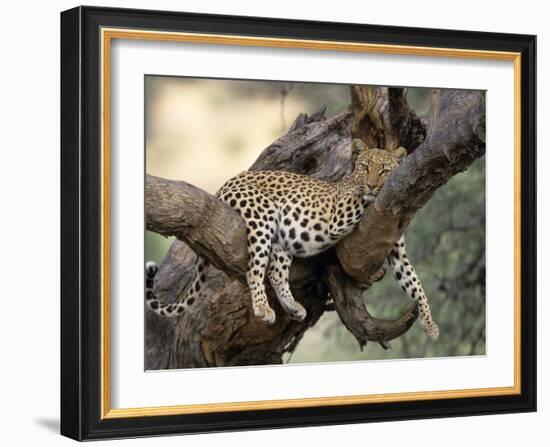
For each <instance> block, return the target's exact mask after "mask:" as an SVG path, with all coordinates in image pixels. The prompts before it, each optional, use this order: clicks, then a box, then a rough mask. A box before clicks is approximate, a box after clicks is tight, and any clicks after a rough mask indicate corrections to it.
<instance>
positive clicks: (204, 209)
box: [146, 86, 485, 369]
mask: <svg viewBox="0 0 550 447" xmlns="http://www.w3.org/2000/svg"><path fill="white" fill-rule="evenodd" d="M432 112H433V111H432ZM434 115H436V116H437V123H436V125H433V124H434V123H433V120H431V119H429V117H428V118H422V119H419V118H418V117H416V115H415V114H414V112H412V111H411V110H410V109H409V107H408V105H407V102H406V97H405V91H404V90H403V89H392V88H373V87H365V86H360V87H352V105H351V109H350V111H348V112H345V113H342V114H340V115H338V116H335V117H332V118H326V116H325V114H324V110H321V111H319V112H317V113H316V114H314V115H312V116H311V117H309V116H307V115H305V114H301V115H300V116H299V117H298V118H297V119H296V121H295V122H294V124H293V125H292V126H291V127H290V129H289V131H288V133H287V134H286V135H284V136H282V137H281V138H279V139H278V140H277V141H275V142H274V143H273V144H272V145H270V146H269V147H267V148H266V149H265V150H264V151H263V152H262V153H261V154H260V156H259V157H258V159H257V160H256V162H255V163H254V164H253V165H252V166H251V168H250V169H254V170H262V169H277V170H285V171H292V172H298V173H301V174H305V175H309V176H313V177H315V178H319V179H323V180H327V181H337V180H339V179H341V178H342V177H344V176H345V175H346V174H348V173H349V172H350V170H351V167H352V165H353V160H352V157H351V151H350V148H349V143H350V141H351V138H352V137H361V138H363V139H364V140H365V141H366V142H367V144H369V145H370V146H377V147H382V148H386V149H392V148H394V147H398V146H405V147H406V148H407V149H408V151H409V152H410V153H411V154H412V155H411V156H409V157H407V158H406V160H405V162H404V163H403V164H402V165H401V166H400V167H399V168H398V169H396V171H395V172H394V173H392V175H391V176H390V178H389V179H388V181H387V182H386V185H385V186H384V188H383V189H382V191H381V192H380V194H379V197H378V198H377V200H376V202H375V203H374V205H372V206H371V207H370V210H369V212H368V213H367V214H366V215H365V217H364V218H363V220H362V221H361V223H360V226H359V227H358V229H356V231H354V233H352V234H351V235H350V236H349V237H348V238H346V239H345V240H343V241H341V243H340V244H338V245H337V247H336V250H330V251H328V252H326V253H324V254H321V255H319V256H317V257H314V258H310V259H307V260H295V262H294V263H293V266H292V269H291V288H292V291H293V294H294V296H295V297H296V299H297V300H298V301H300V302H301V303H302V304H303V305H304V306H305V307H306V309H307V310H308V316H307V317H306V319H305V320H304V321H303V322H296V321H292V320H290V319H289V318H288V317H287V316H286V314H285V313H284V311H283V310H282V309H281V308H280V306H279V305H278V302H277V300H276V299H274V294H273V292H272V291H271V290H270V289H269V287H268V296H269V299H270V304H271V305H272V306H273V308H274V309H275V311H276V314H277V321H276V323H275V324H274V325H272V326H270V325H267V324H265V323H262V322H261V321H258V320H256V319H255V318H254V315H253V312H252V309H251V305H250V297H249V293H248V288H247V287H246V284H245V283H244V281H243V279H244V272H245V269H246V261H247V253H246V243H245V240H246V239H245V229H244V224H243V222H242V221H241V219H240V218H239V216H238V214H237V213H236V212H235V211H234V210H232V209H231V208H229V207H228V206H226V205H225V204H223V203H221V202H220V201H218V200H216V199H215V198H214V197H213V196H211V195H209V194H207V193H205V192H204V191H202V190H200V189H198V188H196V187H194V186H192V185H189V184H187V183H185V182H175V181H169V180H165V179H160V178H157V177H152V176H148V177H147V187H146V220H147V228H148V229H149V230H151V231H155V232H158V233H160V234H163V235H166V236H168V235H173V236H176V237H177V238H178V240H176V241H175V242H174V244H173V245H172V247H171V249H170V251H169V253H168V255H167V257H166V259H165V260H164V262H163V263H162V265H161V270H160V273H159V278H158V282H157V285H156V292H157V294H158V295H159V297H160V298H161V299H162V300H166V301H168V302H173V301H175V300H176V299H177V298H178V296H180V294H181V293H183V291H184V290H185V288H186V286H187V283H188V282H189V281H190V279H191V276H192V270H193V265H194V263H195V261H196V254H195V252H196V253H200V255H201V256H203V257H205V258H207V259H208V260H209V261H210V262H211V263H212V266H211V267H210V268H209V269H208V271H207V278H208V281H207V284H206V287H207V291H206V293H205V298H204V299H202V300H200V301H198V302H197V303H196V304H195V305H194V307H193V309H192V311H191V312H190V313H188V314H187V315H186V316H185V318H182V319H179V320H163V319H162V318H160V317H157V316H156V315H154V314H152V313H151V312H147V331H146V333H147V337H146V346H147V356H146V367H147V368H150V369H158V368H185V367H204V366H223V365H249V364H266V363H271V364H272V363H280V362H281V361H282V360H281V359H282V355H283V354H284V353H285V352H292V351H293V350H294V348H295V347H296V345H297V343H298V342H299V340H300V339H301V338H302V336H303V334H304V333H305V332H306V331H307V330H308V329H309V328H310V327H311V326H313V325H314V324H315V323H316V322H317V321H318V319H319V318H320V317H321V316H322V314H323V313H324V312H325V311H327V310H329V309H332V308H335V309H336V311H337V312H338V315H339V316H340V318H341V320H342V321H343V323H344V324H345V326H346V327H347V328H348V330H350V332H351V333H352V334H353V335H354V336H355V337H356V339H357V340H358V342H359V344H360V345H361V346H362V345H364V344H365V343H366V342H367V341H368V340H372V341H377V342H380V343H381V344H382V345H383V346H384V347H387V346H388V345H387V343H386V342H387V341H388V340H391V339H393V338H396V337H398V336H400V335H401V334H403V333H404V332H406V331H407V330H408V328H409V327H410V326H411V325H412V323H414V321H415V319H416V316H417V313H416V309H415V307H414V306H412V307H411V308H410V309H407V310H406V311H405V312H404V313H403V314H402V315H401V316H400V317H398V318H396V319H395V320H388V321H387V320H380V319H376V318H374V317H372V316H371V315H370V314H369V313H368V311H367V310H366V308H365V306H364V304H363V301H362V291H363V289H364V288H367V287H368V286H370V284H371V283H372V279H373V274H374V273H375V272H377V271H378V270H379V267H380V266H381V265H382V263H383V260H384V258H385V256H386V255H387V253H388V251H389V249H390V248H391V245H392V244H393V242H395V240H397V239H398V237H399V235H400V234H401V232H402V231H403V230H404V228H405V227H406V225H407V224H408V222H409V221H410V219H411V218H412V216H413V215H414V213H415V212H416V211H417V210H418V209H419V208H420V207H421V206H423V205H424V204H425V203H426V202H427V200H429V198H430V197H431V195H432V194H433V192H434V191H435V190H436V189H437V188H438V187H439V186H441V185H442V184H443V183H445V182H446V181H447V180H448V179H449V178H450V177H451V176H452V175H454V174H455V173H457V172H459V171H461V170H463V169H466V167H467V166H468V165H469V164H470V163H471V162H472V161H473V160H474V159H476V158H477V157H479V156H481V155H482V154H483V153H484V148H485V145H484V140H485V135H484V95H483V93H481V92H465V91H443V92H442V93H441V95H439V99H438V111H437V114H434V113H432V114H431V115H430V116H434ZM426 128H428V129H429V131H428V133H427V134H426ZM331 300H332V301H333V302H331Z"/></svg>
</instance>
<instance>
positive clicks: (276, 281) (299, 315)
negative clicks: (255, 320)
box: [268, 243, 307, 321]
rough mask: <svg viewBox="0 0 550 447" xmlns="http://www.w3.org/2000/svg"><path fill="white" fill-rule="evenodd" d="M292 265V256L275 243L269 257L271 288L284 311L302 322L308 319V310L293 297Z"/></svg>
mask: <svg viewBox="0 0 550 447" xmlns="http://www.w3.org/2000/svg"><path fill="white" fill-rule="evenodd" d="M291 264H292V255H291V254H289V253H287V252H286V251H284V250H283V248H282V247H281V245H279V244H278V243H274V244H273V245H272V246H271V253H270V255H269V271H268V277H269V281H270V282H271V286H272V287H273V290H275V293H276V294H277V298H278V299H279V302H280V303H281V306H282V307H283V309H284V310H285V311H286V313H288V314H289V315H290V318H292V319H293V320H298V321H302V320H303V319H304V318H305V317H306V314H307V312H306V310H305V309H304V307H303V306H302V305H301V304H300V303H298V302H297V301H296V300H295V299H294V297H293V296H292V292H291V291H290V286H289V284H288V277H289V271H290V265H291Z"/></svg>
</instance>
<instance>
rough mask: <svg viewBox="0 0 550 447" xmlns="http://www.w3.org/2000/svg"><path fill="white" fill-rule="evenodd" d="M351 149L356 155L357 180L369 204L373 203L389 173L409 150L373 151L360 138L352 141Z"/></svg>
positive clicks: (355, 171) (399, 148)
mask: <svg viewBox="0 0 550 447" xmlns="http://www.w3.org/2000/svg"><path fill="white" fill-rule="evenodd" d="M351 148H352V152H353V154H354V155H355V169H354V177H355V180H356V181H358V182H359V183H360V184H361V185H362V187H363V188H364V190H365V199H366V200H367V202H373V201H374V199H375V198H376V196H377V195H378V193H379V192H380V190H381V189H382V186H383V185H384V182H385V181H386V178H387V177H388V175H389V173H390V172H392V171H393V170H394V169H395V168H396V167H397V166H399V164H400V163H401V161H403V159H404V158H405V157H406V156H407V150H406V149H405V148H404V147H398V148H396V149H394V150H385V149H372V148H368V147H367V145H366V144H365V142H364V141H363V140H361V139H359V138H356V139H354V140H353V141H352V143H351Z"/></svg>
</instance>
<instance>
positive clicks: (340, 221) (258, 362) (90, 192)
mask: <svg viewBox="0 0 550 447" xmlns="http://www.w3.org/2000/svg"><path fill="white" fill-rule="evenodd" d="M535 43H536V39H535V37H534V36H529V35H515V34H494V33H485V32H470V31H450V30H436V29H418V28H402V27H400V28H398V27H392V26H371V25H359V24H350V23H328V22H327V23H325V22H311V21H291V20H280V19H266V18H256V17H231V16H218V15H204V14H188V13H179V12H165V11H164V12H162V11H142V10H123V9H109V8H96V7H78V8H75V9H71V10H69V11H65V12H63V13H62V14H61V81H62V84H61V106H62V112H61V123H62V129H61V175H62V179H61V182H62V191H61V204H62V211H61V212H62V215H61V221H62V228H61V234H62V246H61V251H62V265H61V268H62V287H61V295H62V296H61V300H62V327H61V352H62V358H61V371H62V377H61V381H62V387H61V389H62V391H61V413H62V414H61V432H62V434H64V435H66V436H69V437H71V438H74V439H78V440H91V439H102V438H116V437H132V436H148V435H159V434H176V433H181V434H184V433H195V432H208V431H223V430H240V429H258V428H275V427H295V426H307V425H321V424H341V423H353V422H368V421H388V420H400V419H408V418H429V417H448V416H461V415H477V414H489V413H505V412H520V411H535V409H536V402H535V401H536V354H535V353H536V339H535V334H536V318H535V315H536V301H535V300H536V226H535V222H536V219H535V217H536V209H535V204H536V201H535V198H536V196H535V183H536V182H535V159H536V154H535V122H536V120H535Z"/></svg>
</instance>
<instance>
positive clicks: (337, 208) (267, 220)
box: [146, 139, 437, 338]
mask: <svg viewBox="0 0 550 447" xmlns="http://www.w3.org/2000/svg"><path fill="white" fill-rule="evenodd" d="M352 150H353V152H354V154H355V156H356V157H355V158H356V159H355V168H354V170H353V172H352V174H351V175H349V176H347V177H346V178H344V179H343V180H341V181H339V182H332V183H331V182H324V181H320V180H316V179H313V178H311V177H307V176H304V175H300V174H295V173H291V172H282V171H244V172H241V173H240V174H238V175H237V176H235V177H233V178H232V179H230V180H229V181H227V182H226V183H225V184H224V185H223V186H222V187H221V189H220V190H219V191H218V192H217V193H216V197H217V198H218V199H220V200H222V201H223V202H225V203H227V204H228V205H229V206H231V207H232V208H234V209H236V210H237V211H238V212H239V214H240V215H241V217H242V218H243V219H244V221H245V224H246V232H247V248H248V253H249V261H248V271H247V274H246V280H247V283H248V286H249V288H250V294H251V298H252V308H253V310H254V314H255V315H256V317H258V318H260V319H261V320H263V321H265V322H267V323H273V322H274V321H275V312H274V311H273V309H272V308H271V307H270V306H269V303H268V300H267V295H266V292H265V284H264V282H265V276H266V275H267V277H268V279H269V281H270V283H271V285H272V287H273V289H274V290H275V292H276V295H277V298H278V300H279V302H280V303H281V306H282V307H283V308H284V310H285V311H286V312H287V313H288V315H289V316H290V317H291V318H293V319H295V320H303V319H304V318H305V316H306V310H305V309H304V307H303V306H302V305H301V304H300V303H298V302H297V301H296V300H295V299H294V297H293V296H292V292H291V290H290V287H289V283H288V276H289V270H290V266H291V264H292V260H293V258H294V257H300V258H305V257H309V256H313V255H316V254H318V253H320V252H322V251H324V250H326V249H328V248H329V247H332V246H334V245H335V244H336V243H337V242H338V241H340V240H341V239H342V238H343V237H345V236H346V235H348V234H349V233H351V232H352V231H353V230H354V228H355V226H356V225H357V224H358V222H359V221H360V220H361V217H362V216H363V213H364V212H365V209H366V208H367V206H368V205H369V204H370V203H372V202H373V201H374V199H375V198H376V195H377V194H378V192H379V191H380V189H381V188H382V186H383V184H384V181H385V179H386V177H387V175H388V174H389V173H390V172H391V171H392V170H393V169H394V168H395V167H396V166H397V165H398V164H399V163H400V161H401V159H402V158H403V157H404V156H405V155H406V151H405V149H403V148H398V149H396V150H394V151H386V150H381V149H369V148H367V147H366V146H365V144H364V143H363V142H362V141H361V140H358V139H356V140H354V141H353V142H352ZM388 261H389V263H390V264H391V265H392V267H393V269H394V275H395V277H396V279H397V280H398V282H399V284H400V285H401V286H402V288H403V290H404V291H405V292H406V293H407V294H408V295H409V296H410V297H411V298H412V299H414V300H416V301H417V302H418V304H419V309H420V317H421V322H422V326H423V328H424V330H425V331H426V333H427V334H428V335H430V336H431V337H434V338H435V337H437V326H435V323H433V321H432V319H431V315H430V310H429V307H428V303H427V298H426V295H425V294H424V291H423V290H422V286H421V285H420V281H419V280H418V277H417V276H416V273H414V269H413V268H412V266H410V264H409V261H408V260H407V256H406V253H405V245H404V239H403V238H401V239H400V241H399V242H398V243H397V244H396V246H395V247H394V249H393V250H392V251H391V253H390V255H389V257H388ZM206 266H207V262H206V261H205V260H204V259H202V258H199V261H198V263H197V267H196V272H195V276H194V278H193V281H192V284H191V286H190V287H189V289H188V290H187V292H186V294H185V296H184V298H183V299H181V300H180V301H179V302H177V303H174V304H163V303H161V302H160V301H159V300H158V299H157V298H156V296H155V295H154V293H153V291H152V281H153V278H154V275H155V274H156V271H157V267H156V264H155V265H153V264H149V263H148V264H147V267H146V281H150V282H147V284H146V286H147V289H146V302H147V305H148V307H149V308H150V309H151V310H152V311H154V312H155V313H157V314H158V315H162V316H168V317H172V316H179V315H182V314H183V313H185V309H186V307H187V306H190V305H192V304H193V303H194V302H195V301H196V300H197V299H199V298H200V295H201V291H202V286H203V284H204V282H205V276H204V269H205V268H206Z"/></svg>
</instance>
